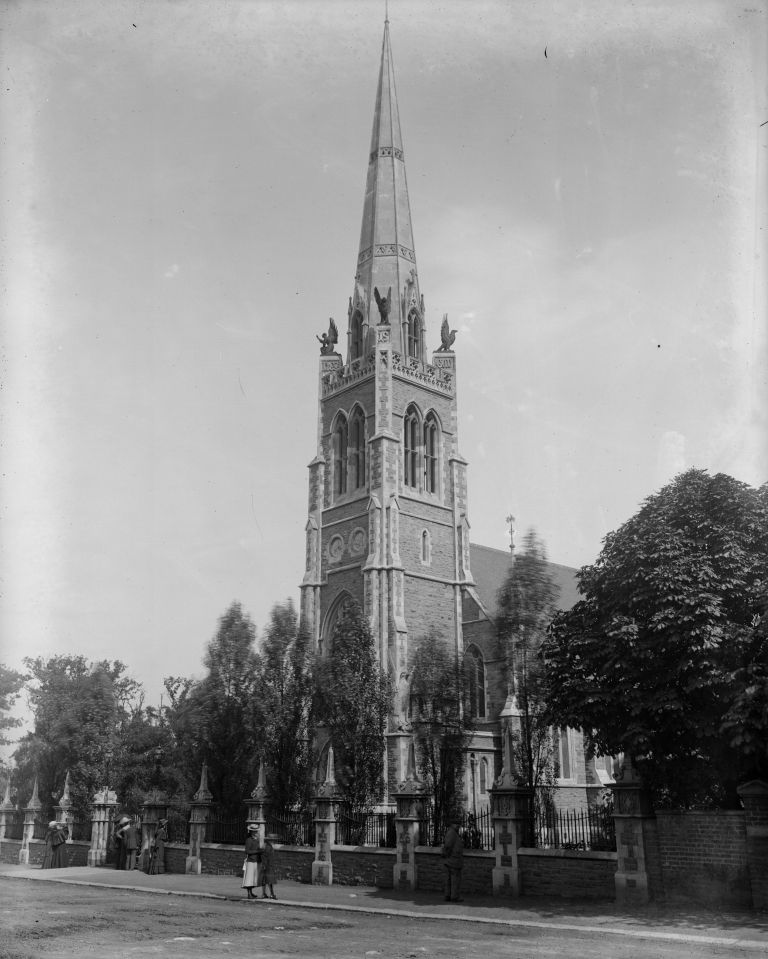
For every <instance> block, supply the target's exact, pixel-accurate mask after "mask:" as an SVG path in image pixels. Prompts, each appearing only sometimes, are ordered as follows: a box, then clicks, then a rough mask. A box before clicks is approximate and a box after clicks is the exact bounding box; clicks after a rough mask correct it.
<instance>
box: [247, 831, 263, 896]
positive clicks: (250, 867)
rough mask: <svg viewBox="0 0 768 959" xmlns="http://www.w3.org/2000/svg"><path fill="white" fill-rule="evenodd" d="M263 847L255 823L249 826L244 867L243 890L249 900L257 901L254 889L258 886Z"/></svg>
mask: <svg viewBox="0 0 768 959" xmlns="http://www.w3.org/2000/svg"><path fill="white" fill-rule="evenodd" d="M260 859H261V847H260V845H259V827H258V826H257V825H256V824H255V823H251V824H250V825H249V826H248V838H247V839H246V840H245V865H244V867H243V889H245V890H246V891H247V893H248V898H249V899H255V898H256V896H254V894H253V887H254V886H255V885H257V879H258V871H259V860H260Z"/></svg>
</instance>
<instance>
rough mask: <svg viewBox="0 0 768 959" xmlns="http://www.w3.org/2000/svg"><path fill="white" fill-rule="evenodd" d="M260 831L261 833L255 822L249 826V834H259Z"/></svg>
mask: <svg viewBox="0 0 768 959" xmlns="http://www.w3.org/2000/svg"><path fill="white" fill-rule="evenodd" d="M258 831H259V827H258V826H257V825H256V823H255V822H252V823H249V824H248V832H258Z"/></svg>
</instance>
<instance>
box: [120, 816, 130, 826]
mask: <svg viewBox="0 0 768 959" xmlns="http://www.w3.org/2000/svg"><path fill="white" fill-rule="evenodd" d="M130 821H131V817H130V816H121V817H120V821H119V825H121V826H124V825H125V824H126V823H127V822H130Z"/></svg>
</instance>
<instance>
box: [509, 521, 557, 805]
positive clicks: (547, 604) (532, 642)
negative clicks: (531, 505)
mask: <svg viewBox="0 0 768 959" xmlns="http://www.w3.org/2000/svg"><path fill="white" fill-rule="evenodd" d="M558 595H559V589H558V587H557V586H556V584H555V582H554V580H553V578H552V574H551V572H550V569H549V565H548V563H547V553H546V549H545V547H544V544H543V542H542V541H541V540H540V539H539V538H538V536H537V535H536V532H535V531H534V530H532V529H531V530H529V531H528V533H527V534H526V536H525V539H524V541H523V545H522V548H521V549H520V550H518V551H517V552H516V553H515V557H514V560H513V563H512V566H511V569H510V572H509V574H508V576H507V578H506V580H505V581H504V583H503V585H502V587H501V589H500V590H499V612H498V615H497V624H496V625H497V629H498V637H499V643H500V646H501V653H502V657H503V661H504V665H505V671H506V678H507V688H508V689H509V690H510V692H512V693H513V694H514V697H515V703H516V705H517V709H518V710H519V714H520V715H519V724H518V723H515V725H513V727H512V729H511V732H512V748H513V761H514V762H515V766H516V768H517V769H518V770H520V771H521V773H522V776H523V781H524V782H525V783H526V785H527V786H529V787H530V788H531V789H533V788H534V787H551V786H553V785H554V777H555V768H554V748H553V742H552V727H551V724H550V722H549V719H548V716H547V703H548V697H549V683H548V676H547V670H546V669H545V667H544V664H543V662H542V659H541V645H542V642H543V641H544V639H545V637H546V633H547V629H548V628H549V625H550V624H551V622H552V620H553V618H554V616H555V613H556V605H555V604H556V602H557V597H558Z"/></svg>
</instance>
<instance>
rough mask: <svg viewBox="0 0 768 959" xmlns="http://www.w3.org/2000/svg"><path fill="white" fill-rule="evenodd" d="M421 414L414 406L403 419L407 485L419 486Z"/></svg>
mask: <svg viewBox="0 0 768 959" xmlns="http://www.w3.org/2000/svg"><path fill="white" fill-rule="evenodd" d="M418 467H419V416H418V413H417V412H416V410H415V409H413V407H411V408H410V409H409V410H408V412H407V413H406V414H405V419H404V421H403V481H404V483H405V485H406V486H410V487H412V488H413V489H418V488H419V469H418Z"/></svg>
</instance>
